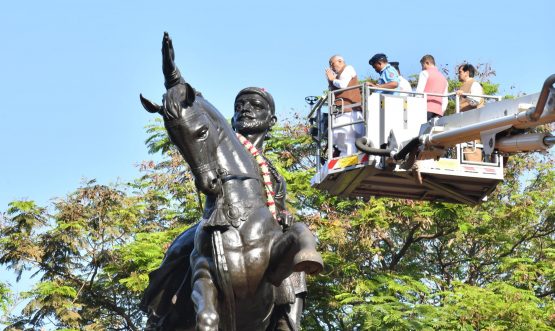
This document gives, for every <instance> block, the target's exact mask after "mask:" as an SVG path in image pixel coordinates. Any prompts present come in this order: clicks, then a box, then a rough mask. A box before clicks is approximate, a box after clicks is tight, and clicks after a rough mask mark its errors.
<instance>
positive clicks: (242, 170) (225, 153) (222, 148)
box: [206, 104, 262, 179]
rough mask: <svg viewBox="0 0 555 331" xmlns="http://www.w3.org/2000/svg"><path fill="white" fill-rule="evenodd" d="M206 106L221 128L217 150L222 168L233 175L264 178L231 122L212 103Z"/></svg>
mask: <svg viewBox="0 0 555 331" xmlns="http://www.w3.org/2000/svg"><path fill="white" fill-rule="evenodd" d="M206 108H207V109H206V111H207V113H208V115H209V116H210V117H211V118H212V120H213V121H214V122H215V123H216V125H217V126H218V127H219V130H220V132H219V134H220V141H219V144H218V150H217V153H218V163H219V166H220V169H222V170H225V171H226V172H228V173H229V174H231V175H249V176H252V177H256V178H259V179H262V178H261V176H260V171H259V169H258V166H257V165H256V163H255V162H254V160H253V156H252V155H251V154H250V152H249V151H248V150H247V149H246V148H245V146H243V144H242V143H241V142H240V141H239V139H238V138H237V136H236V134H235V132H234V131H233V130H232V129H231V127H230V125H229V123H227V121H226V120H225V118H224V117H223V116H222V115H221V114H220V112H219V111H218V110H217V109H216V108H215V107H213V106H212V105H210V104H208V106H207V107H206Z"/></svg>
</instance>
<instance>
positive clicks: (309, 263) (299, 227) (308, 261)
mask: <svg viewBox="0 0 555 331" xmlns="http://www.w3.org/2000/svg"><path fill="white" fill-rule="evenodd" d="M289 231H295V232H296V233H297V238H298V240H299V247H300V250H299V251H298V252H297V253H296V254H295V257H294V258H293V270H294V271H296V272H300V271H304V272H306V273H307V274H309V275H314V274H318V273H320V272H321V271H322V270H323V269H324V261H323V260H322V256H321V255H320V253H318V251H316V238H315V237H314V235H313V234H312V232H310V230H309V229H308V227H307V226H306V225H305V224H304V223H300V222H299V223H295V224H293V225H292V226H291V229H290V230H289Z"/></svg>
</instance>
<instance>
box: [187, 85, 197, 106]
mask: <svg viewBox="0 0 555 331" xmlns="http://www.w3.org/2000/svg"><path fill="white" fill-rule="evenodd" d="M185 88H186V89H187V92H185V105H186V106H187V107H191V106H192V105H193V102H195V98H196V94H197V92H196V91H195V89H194V88H193V87H192V86H191V85H189V83H185Z"/></svg>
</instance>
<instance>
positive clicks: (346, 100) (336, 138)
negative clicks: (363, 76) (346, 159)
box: [326, 55, 364, 156]
mask: <svg viewBox="0 0 555 331" xmlns="http://www.w3.org/2000/svg"><path fill="white" fill-rule="evenodd" d="M329 65H330V67H329V68H326V78H327V80H328V85H329V89H330V90H332V91H333V90H340V89H345V88H347V87H353V86H357V85H359V83H358V77H357V74H356V71H355V68H353V66H351V65H347V64H345V60H344V59H343V57H342V56H341V55H334V56H332V57H331V58H330V60H329ZM361 100H362V97H361V93H360V89H359V88H355V89H350V90H347V91H341V92H337V93H336V94H335V102H334V105H331V106H330V113H331V115H333V116H334V117H333V125H334V126H338V125H344V124H349V123H353V122H358V121H361V120H362V107H361ZM363 134H364V124H363V123H357V124H352V125H346V126H342V127H340V128H335V129H333V145H334V146H336V147H337V149H338V150H339V153H340V154H339V155H341V156H346V155H351V154H354V153H356V151H357V149H356V146H355V141H356V139H357V138H360V137H362V135H363ZM328 148H333V147H332V146H329V147H328ZM334 156H337V155H334Z"/></svg>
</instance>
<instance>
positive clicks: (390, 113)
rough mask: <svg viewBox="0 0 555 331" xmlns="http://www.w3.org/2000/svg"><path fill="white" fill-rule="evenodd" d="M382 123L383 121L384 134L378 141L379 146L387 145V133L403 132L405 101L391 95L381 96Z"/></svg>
mask: <svg viewBox="0 0 555 331" xmlns="http://www.w3.org/2000/svg"><path fill="white" fill-rule="evenodd" d="M383 103H384V109H383V112H382V114H383V121H384V132H383V136H382V137H380V138H382V139H381V140H380V144H383V143H387V137H388V136H389V132H390V131H391V130H394V131H395V132H397V131H399V132H401V131H404V129H403V128H404V126H405V123H404V120H403V117H404V116H403V115H404V109H403V108H404V107H403V106H404V103H405V100H404V99H403V97H400V96H393V95H383Z"/></svg>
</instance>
